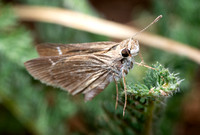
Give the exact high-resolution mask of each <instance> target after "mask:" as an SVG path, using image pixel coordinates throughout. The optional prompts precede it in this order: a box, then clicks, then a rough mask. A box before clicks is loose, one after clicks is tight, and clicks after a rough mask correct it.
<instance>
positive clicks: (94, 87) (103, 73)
mask: <svg viewBox="0 0 200 135" xmlns="http://www.w3.org/2000/svg"><path fill="white" fill-rule="evenodd" d="M108 57H109V56H103V55H102V56H98V57H97V56H96V55H77V56H71V57H57V56H51V57H41V58H37V59H33V60H30V61H27V62H26V63H25V66H26V68H27V70H28V71H29V73H30V74H31V75H32V76H33V77H34V78H36V79H39V80H41V81H42V82H44V83H47V84H49V85H53V86H58V87H61V88H62V89H64V90H67V91H69V92H70V93H71V94H72V95H76V94H78V93H83V94H85V100H91V99H92V98H93V97H94V96H96V95H97V94H98V93H100V92H101V91H103V89H105V87H106V86H107V85H108V84H109V83H110V81H112V71H111V70H110V67H109V65H108V64H107V62H106V59H108Z"/></svg>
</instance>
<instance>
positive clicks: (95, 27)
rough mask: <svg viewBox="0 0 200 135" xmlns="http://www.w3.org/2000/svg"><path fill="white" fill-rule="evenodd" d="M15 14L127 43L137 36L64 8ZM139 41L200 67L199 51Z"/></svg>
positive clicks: (144, 36) (21, 9)
mask: <svg viewBox="0 0 200 135" xmlns="http://www.w3.org/2000/svg"><path fill="white" fill-rule="evenodd" d="M14 11H15V13H16V14H17V15H18V16H19V18H20V19H22V20H24V21H41V22H48V23H56V24H60V25H63V26H66V27H71V28H75V29H79V30H84V31H88V32H92V33H96V34H101V35H105V36H109V37H112V38H119V39H125V38H128V37H131V36H132V35H133V34H135V33H137V32H138V30H137V29H136V28H134V27H129V26H126V25H122V24H119V23H115V22H111V21H107V20H104V19H99V18H95V17H91V16H88V15H85V14H81V13H77V12H74V11H70V10H66V9H61V8H52V7H37V6H15V7H14ZM137 39H138V40H139V41H140V42H141V43H142V44H145V45H147V46H151V47H155V48H158V49H161V50H165V51H168V52H172V53H175V54H178V55H181V56H186V57H188V58H189V59H191V60H193V61H195V62H196V63H198V64H200V50H198V49H195V48H193V47H190V46H189V45H186V44H183V43H179V42H176V41H173V40H170V39H167V38H164V37H161V36H157V35H153V34H149V33H146V32H144V33H141V35H140V36H138V37H137Z"/></svg>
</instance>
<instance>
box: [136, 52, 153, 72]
mask: <svg viewBox="0 0 200 135" xmlns="http://www.w3.org/2000/svg"><path fill="white" fill-rule="evenodd" d="M139 56H140V59H141V62H140V63H138V62H135V63H136V64H137V65H139V66H144V67H146V68H150V69H155V68H152V67H150V66H148V65H146V64H145V63H144V59H143V57H142V54H141V53H140V52H139Z"/></svg>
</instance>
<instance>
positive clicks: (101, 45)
mask: <svg viewBox="0 0 200 135" xmlns="http://www.w3.org/2000/svg"><path fill="white" fill-rule="evenodd" d="M116 45H117V43H116V42H92V43H82V44H54V43H46V44H39V45H37V51H38V53H39V55H40V56H41V57H43V56H61V55H65V56H74V55H84V54H92V53H97V52H102V51H106V50H109V49H110V48H112V47H113V46H116Z"/></svg>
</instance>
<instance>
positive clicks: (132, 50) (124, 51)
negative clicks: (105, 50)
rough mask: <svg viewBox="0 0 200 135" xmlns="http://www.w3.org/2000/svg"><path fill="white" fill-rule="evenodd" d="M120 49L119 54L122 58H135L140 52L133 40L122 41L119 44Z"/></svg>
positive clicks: (136, 42) (137, 44)
mask: <svg viewBox="0 0 200 135" xmlns="http://www.w3.org/2000/svg"><path fill="white" fill-rule="evenodd" d="M120 48H121V51H120V53H121V55H122V56H123V57H128V56H130V57H133V56H136V55H137V54H138V53H139V50H140V48H139V42H138V40H135V39H133V38H129V39H127V40H124V41H122V42H121V44H120Z"/></svg>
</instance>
